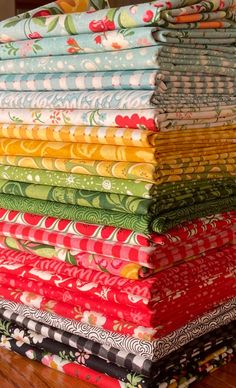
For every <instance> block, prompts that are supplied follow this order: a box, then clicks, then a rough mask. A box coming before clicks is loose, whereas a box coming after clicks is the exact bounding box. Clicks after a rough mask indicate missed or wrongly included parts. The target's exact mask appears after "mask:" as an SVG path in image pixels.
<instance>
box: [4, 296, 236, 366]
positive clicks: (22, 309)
mask: <svg viewBox="0 0 236 388" xmlns="http://www.w3.org/2000/svg"><path fill="white" fill-rule="evenodd" d="M235 302H236V301H235V298H233V299H231V300H230V301H228V302H227V303H225V304H222V305H221V306H218V307H217V308H215V309H214V310H212V311H211V312H209V313H207V314H205V315H203V316H202V317H200V318H197V319H195V320H194V321H192V322H191V323H189V324H187V325H185V326H184V327H182V328H181V329H178V330H177V331H175V332H172V333H171V334H170V335H168V336H167V337H163V338H162V339H158V341H154V342H150V341H149V342H148V341H146V340H144V339H143V337H139V339H137V338H134V337H127V336H122V335H119V334H115V333H111V332H106V331H104V330H103V329H101V328H95V327H94V326H93V327H91V326H89V325H87V324H78V325H77V324H76V322H75V321H71V320H69V319H65V318H64V319H61V318H60V317H59V316H58V315H55V314H53V313H52V312H47V311H42V310H39V309H36V308H32V307H29V306H25V305H24V304H19V303H16V302H13V301H10V300H4V299H2V300H0V305H1V306H2V307H4V308H7V309H10V310H12V311H14V312H16V313H19V314H21V315H23V316H25V317H28V318H31V319H34V320H36V321H39V322H43V323H46V324H47V325H48V324H49V325H50V326H52V327H56V328H58V329H61V330H65V331H67V332H69V333H73V334H76V335H82V337H84V338H89V337H90V339H92V340H93V341H97V342H99V343H102V344H106V345H107V346H113V347H115V348H117V349H120V350H125V351H131V353H134V354H138V355H139V356H143V357H146V358H148V359H159V358H162V357H164V356H166V355H168V354H169V353H171V352H172V351H174V350H176V349H178V348H179V347H180V346H183V345H185V344H186V343H188V342H189V341H191V340H193V339H195V338H197V337H199V336H201V335H203V334H205V333H209V332H210V331H212V330H214V329H216V328H218V327H220V326H223V325H225V324H227V323H230V322H231V321H233V320H235V317H236V314H235ZM193 329H194V330H193Z"/></svg>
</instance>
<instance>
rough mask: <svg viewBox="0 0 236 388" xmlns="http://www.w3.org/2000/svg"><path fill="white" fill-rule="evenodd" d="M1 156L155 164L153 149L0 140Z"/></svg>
mask: <svg viewBox="0 0 236 388" xmlns="http://www.w3.org/2000/svg"><path fill="white" fill-rule="evenodd" d="M0 154H1V155H18V156H38V157H54V156H58V157H59V158H60V157H62V158H65V159H76V160H77V159H78V160H80V159H82V160H84V159H85V160H86V159H87V160H108V161H109V160H114V161H127V162H140V163H143V162H144V161H145V160H146V161H147V162H149V163H153V164H154V163H155V155H154V154H155V148H154V147H129V146H122V145H120V146H119V145H109V144H85V143H75V142H73V143H69V142H58V141H55V142H53V141H52V142H50V141H49V142H48V141H41V140H20V139H0Z"/></svg>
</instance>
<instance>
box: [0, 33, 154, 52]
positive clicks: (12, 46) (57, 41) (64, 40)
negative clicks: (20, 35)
mask: <svg viewBox="0 0 236 388" xmlns="http://www.w3.org/2000/svg"><path fill="white" fill-rule="evenodd" d="M152 32H153V28H152V27H143V28H128V29H122V30H116V31H106V33H104V32H100V33H99V32H98V33H96V32H95V33H89V34H80V35H71V36H67V37H66V36H65V37H60V36H56V37H53V38H47V39H33V40H30V41H29V40H27V41H25V40H23V41H16V42H8V43H5V44H1V45H0V59H1V60H5V59H10V58H22V57H24V58H25V57H27V58H29V57H44V56H45V57H46V56H49V55H53V56H54V55H73V54H85V53H92V52H95V53H96V52H103V51H117V50H126V49H132V48H137V47H148V46H154V45H156V41H155V40H154V38H153V35H152Z"/></svg>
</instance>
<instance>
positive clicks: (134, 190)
mask: <svg viewBox="0 0 236 388" xmlns="http://www.w3.org/2000/svg"><path fill="white" fill-rule="evenodd" d="M0 179H5V180H13V181H19V182H29V183H35V184H41V185H48V186H50V185H51V186H62V187H70V188H74V189H82V190H92V191H101V192H109V193H118V194H125V195H130V196H134V197H141V198H150V194H149V191H150V189H151V187H152V184H151V183H147V182H143V181H134V180H130V179H117V178H104V177H101V176H88V175H79V174H68V173H66V172H61V171H49V170H36V169H33V168H24V167H13V166H0Z"/></svg>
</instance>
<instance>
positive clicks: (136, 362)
mask: <svg viewBox="0 0 236 388" xmlns="http://www.w3.org/2000/svg"><path fill="white" fill-rule="evenodd" d="M0 316H1V318H4V319H7V320H9V321H11V322H16V323H17V324H18V325H20V326H21V327H24V328H27V329H28V330H32V331H34V332H36V333H38V334H39V335H41V336H44V337H46V338H50V339H52V340H55V341H57V342H60V343H62V344H65V345H68V346H70V347H72V348H74V349H77V350H78V351H79V352H81V351H85V352H88V353H89V354H92V355H93V356H96V355H97V356H98V357H99V358H100V359H104V360H106V359H107V361H111V362H115V363H116V364H117V365H119V366H121V367H126V368H129V369H131V370H133V371H135V372H137V373H138V374H143V375H145V376H151V375H153V374H154V375H158V374H159V373H160V372H161V371H163V370H164V371H168V369H169V368H170V367H172V366H173V364H176V365H177V363H178V362H180V361H181V362H182V364H183V363H185V362H187V360H191V359H193V358H196V357H197V358H198V359H199V358H200V357H202V356H203V355H205V354H206V353H207V352H208V353H209V351H210V350H212V349H217V348H219V346H222V344H224V343H226V341H230V340H232V338H233V337H234V336H235V327H234V322H232V323H231V324H228V325H225V326H222V327H220V328H218V329H216V330H213V331H212V332H210V333H208V334H205V335H203V336H201V337H200V338H197V339H195V340H193V341H191V342H190V343H188V344H187V345H185V346H184V347H181V348H180V349H178V351H177V352H175V353H173V354H171V355H170V356H169V357H168V358H167V357H164V358H163V359H162V360H159V362H158V363H152V362H151V361H150V360H148V359H145V358H142V357H139V356H135V355H134V354H131V353H130V354H129V353H128V354H125V352H121V351H119V350H118V349H115V348H110V349H109V347H106V346H103V345H99V344H98V343H96V342H92V341H90V340H86V339H84V338H82V337H79V336H75V335H73V334H69V333H68V332H63V331H61V330H59V329H55V328H53V327H50V326H48V325H45V324H41V323H39V322H36V321H33V320H32V319H29V318H25V317H24V316H22V315H19V314H16V313H15V312H13V311H11V310H7V309H3V308H1V309H0ZM39 338H40V337H39Z"/></svg>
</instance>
